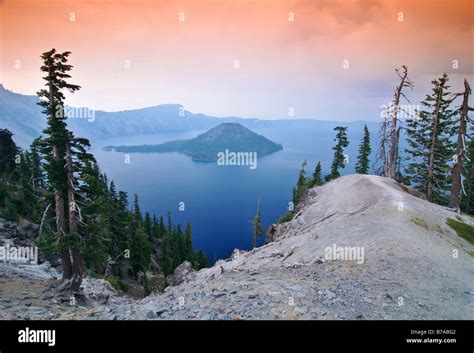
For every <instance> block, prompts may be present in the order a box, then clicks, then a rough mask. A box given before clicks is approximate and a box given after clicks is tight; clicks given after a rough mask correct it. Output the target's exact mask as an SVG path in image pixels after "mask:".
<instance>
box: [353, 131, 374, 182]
mask: <svg viewBox="0 0 474 353" xmlns="http://www.w3.org/2000/svg"><path fill="white" fill-rule="evenodd" d="M371 152H372V149H371V147H370V133H369V129H368V128H367V125H364V137H363V138H362V141H361V143H360V146H359V155H358V157H357V163H356V166H355V171H356V172H357V173H359V174H369V156H370V153H371Z"/></svg>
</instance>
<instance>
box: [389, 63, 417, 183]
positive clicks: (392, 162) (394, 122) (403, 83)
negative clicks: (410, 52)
mask: <svg viewBox="0 0 474 353" xmlns="http://www.w3.org/2000/svg"><path fill="white" fill-rule="evenodd" d="M395 72H396V73H397V75H398V77H399V78H400V84H399V85H398V86H397V88H396V89H395V93H394V96H393V101H392V107H391V108H392V110H391V116H390V121H389V122H388V121H385V125H386V126H385V130H386V131H387V132H386V133H387V134H388V135H386V136H384V139H383V140H384V141H383V142H384V143H387V142H388V154H387V155H386V156H385V160H384V175H385V176H386V177H388V178H391V179H398V170H399V166H398V164H399V158H398V144H399V139H400V130H401V125H400V124H399V123H400V121H399V112H400V99H401V98H402V97H403V98H405V100H406V101H408V102H410V100H409V99H408V98H407V96H406V95H405V94H404V93H403V89H404V88H413V87H414V84H413V82H412V81H411V80H410V79H409V78H408V68H407V67H406V66H405V65H403V66H402V69H401V70H399V69H395ZM384 149H385V146H384Z"/></svg>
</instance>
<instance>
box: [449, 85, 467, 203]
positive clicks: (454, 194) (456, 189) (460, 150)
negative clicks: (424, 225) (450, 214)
mask: <svg viewBox="0 0 474 353" xmlns="http://www.w3.org/2000/svg"><path fill="white" fill-rule="evenodd" d="M470 93H471V88H470V87H469V83H468V82H467V80H466V79H464V93H463V101H462V106H461V117H460V119H459V133H458V141H457V144H456V153H455V156H457V157H455V158H456V159H455V160H454V165H453V168H452V178H453V182H452V185H451V199H450V201H449V207H451V208H453V209H455V210H456V211H459V210H460V206H461V188H462V185H461V183H462V180H461V175H462V164H463V157H464V151H465V146H466V145H465V140H464V138H465V136H466V124H467V112H468V110H469V105H468V101H469V94H470Z"/></svg>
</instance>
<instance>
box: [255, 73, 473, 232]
mask: <svg viewBox="0 0 474 353" xmlns="http://www.w3.org/2000/svg"><path fill="white" fill-rule="evenodd" d="M395 72H396V74H397V76H398V78H399V80H400V82H399V84H398V85H397V87H396V88H395V92H394V97H393V100H392V102H391V105H390V109H389V110H387V111H386V112H384V114H383V120H382V123H381V125H380V129H379V136H378V143H377V145H378V150H377V153H376V161H375V163H374V164H373V166H372V168H373V173H374V174H376V175H382V176H385V177H388V178H391V179H394V180H396V181H398V182H401V183H404V184H406V185H410V186H412V187H413V188H415V189H417V190H419V191H421V192H422V193H424V194H425V195H426V198H427V200H428V201H430V202H435V203H437V204H440V205H444V206H449V207H450V208H451V209H452V210H454V211H457V212H461V211H463V212H466V213H470V214H474V126H473V124H472V120H470V118H469V117H468V112H469V111H473V110H474V109H473V108H472V107H470V106H469V103H468V100H469V95H470V94H471V88H470V86H469V83H468V82H467V80H464V90H463V91H462V92H459V93H455V94H453V93H451V92H450V86H449V85H448V81H449V78H448V75H447V74H446V73H444V74H443V75H442V76H441V77H440V78H437V79H435V80H433V81H432V82H431V83H432V92H431V93H429V94H427V95H426V97H425V99H424V100H423V101H422V102H421V104H420V106H421V108H420V109H415V110H414V111H413V112H407V111H405V110H404V109H403V108H402V105H401V104H400V101H401V100H402V99H405V100H406V101H408V102H410V101H409V99H408V98H407V96H406V95H405V91H406V89H407V88H410V89H412V88H413V87H414V83H413V82H412V81H411V80H410V79H409V77H408V68H407V67H406V66H402V68H401V69H396V70H395ZM460 97H461V98H462V100H461V104H460V105H457V106H455V104H456V100H458V99H459V98H460ZM403 113H406V114H405V115H407V117H406V118H405V119H403V118H402V117H401V115H402V114H403ZM334 131H335V132H336V136H335V139H334V141H335V145H334V147H333V148H332V149H333V151H334V156H333V162H332V164H331V166H330V172H329V173H328V174H327V175H325V176H323V174H322V165H321V162H319V161H318V162H317V164H316V166H315V169H314V172H313V174H312V175H311V176H309V177H308V176H306V167H307V161H306V160H305V161H304V162H303V164H302V167H301V169H300V171H299V174H298V179H297V183H296V186H295V187H294V188H293V190H292V202H291V203H290V207H289V211H288V212H287V213H286V214H285V215H283V216H282V217H281V218H280V219H279V220H278V221H277V223H282V222H288V221H290V220H291V219H292V218H293V217H294V215H295V213H296V211H297V210H298V208H300V207H301V202H302V201H303V200H304V198H305V197H306V194H307V192H308V190H309V189H310V188H312V187H315V186H320V185H323V184H324V183H325V182H328V181H330V180H332V179H335V178H337V177H339V176H340V170H341V169H344V168H345V166H346V164H347V156H346V155H344V149H345V148H346V147H347V146H348V145H349V141H348V139H347V127H343V126H337V127H335V128H334ZM401 135H402V136H406V142H407V148H405V149H403V151H402V153H400V147H399V144H400V136H401ZM370 141H371V137H370V133H369V130H368V128H367V125H365V126H364V134H363V138H362V141H361V142H360V145H359V151H358V156H357V162H356V164H355V171H356V173H358V174H369V169H370V156H371V153H372V148H371V142H370ZM258 212H260V210H258ZM258 214H259V213H258ZM256 219H257V218H256Z"/></svg>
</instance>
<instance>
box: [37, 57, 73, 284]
mask: <svg viewBox="0 0 474 353" xmlns="http://www.w3.org/2000/svg"><path fill="white" fill-rule="evenodd" d="M69 55H70V52H64V53H57V52H56V50H55V49H52V50H50V51H48V52H45V53H43V54H42V55H41V58H42V60H43V66H41V71H43V72H44V73H45V74H46V76H44V77H43V78H44V80H45V81H46V84H45V86H46V89H42V90H40V91H39V92H38V97H39V98H40V99H41V98H44V99H41V100H40V102H38V104H39V105H40V106H41V107H43V111H42V112H43V113H44V114H45V115H46V116H47V127H46V129H45V130H44V134H45V136H46V137H45V138H44V140H43V141H42V147H43V151H44V152H43V153H44V154H45V159H46V165H45V170H46V173H47V174H48V182H49V184H50V185H51V187H52V188H53V191H54V198H55V218H56V238H57V242H58V244H59V247H60V255H61V261H62V267H63V280H69V279H71V278H72V277H73V275H76V274H74V273H73V263H72V261H71V255H72V253H71V244H72V243H74V242H75V241H76V239H73V238H72V237H71V236H70V234H69V235H68V234H67V233H69V232H67V228H66V217H67V210H68V207H67V206H66V199H67V192H68V188H70V186H69V184H68V175H67V171H66V168H65V166H64V162H65V160H66V150H67V146H68V144H69V142H70V141H69V138H70V136H69V131H68V130H67V127H66V119H67V117H66V116H65V114H64V94H63V93H62V91H63V90H64V89H66V90H68V91H69V92H71V93H73V92H75V91H77V90H79V89H80V87H79V86H77V85H73V84H70V83H68V82H67V81H66V80H67V79H69V78H70V75H69V74H68V72H69V71H70V70H71V69H72V66H71V65H68V64H67V61H68V57H69ZM76 255H77V253H76ZM78 261H79V260H78ZM78 265H80V264H78ZM78 280H79V278H78ZM77 283H78V281H76V282H75V284H74V285H75V286H76V287H77Z"/></svg>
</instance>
